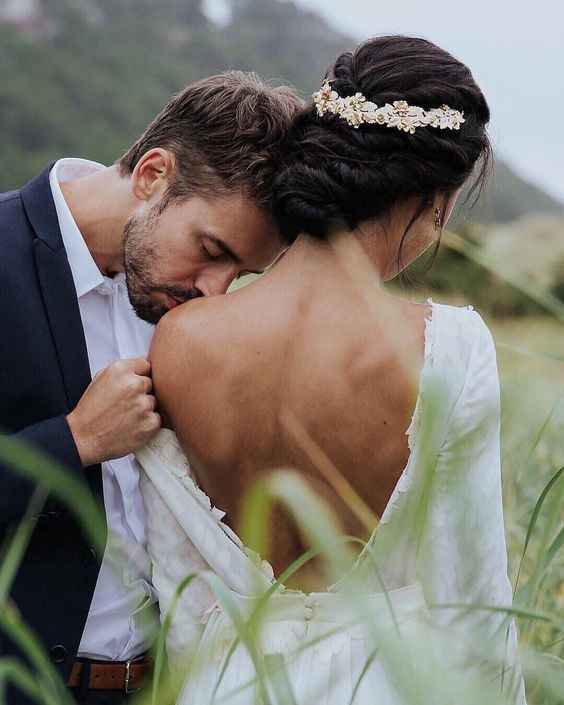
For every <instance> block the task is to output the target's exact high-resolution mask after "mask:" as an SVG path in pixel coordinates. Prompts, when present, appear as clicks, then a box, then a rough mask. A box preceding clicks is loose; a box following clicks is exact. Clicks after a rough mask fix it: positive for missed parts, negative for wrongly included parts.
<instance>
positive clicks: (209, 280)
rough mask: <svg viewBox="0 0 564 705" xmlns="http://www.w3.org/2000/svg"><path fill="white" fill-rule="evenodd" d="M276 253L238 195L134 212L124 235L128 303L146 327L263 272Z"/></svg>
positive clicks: (258, 215)
mask: <svg viewBox="0 0 564 705" xmlns="http://www.w3.org/2000/svg"><path fill="white" fill-rule="evenodd" d="M282 249H283V244H282V241H281V239H280V235H279V233H278V230H277V229H276V227H275V226H274V224H273V222H272V221H271V219H270V218H269V217H268V215H267V214H266V212H264V211H263V210H262V209H260V208H259V207H258V206H256V205H255V204H254V202H253V201H251V200H250V199H248V198H245V197H244V196H243V195H241V194H239V193H234V194H230V195H227V196H217V197H209V198H208V197H206V198H204V197H202V196H197V195H195V196H192V197H190V198H188V199H187V200H186V201H183V202H181V203H174V202H173V203H171V204H170V205H169V206H167V208H166V209H165V210H164V211H163V212H162V213H161V214H159V213H158V205H157V206H152V207H149V206H148V205H147V206H145V207H144V208H143V209H141V212H140V213H137V214H135V215H133V216H132V217H131V218H130V219H129V220H128V222H127V223H126V226H125V229H124V265H125V275H126V279H127V288H128V292H129V298H130V300H131V304H132V306H133V308H134V309H135V311H136V313H137V315H138V316H139V317H140V318H143V319H144V320H146V321H149V323H157V321H158V320H159V319H160V318H161V317H162V316H163V315H164V314H165V313H166V312H167V311H169V310H170V309H171V308H174V307H175V306H177V305H178V304H179V303H184V302H185V301H188V300H190V299H192V298H195V297H198V296H215V295H217V294H224V293H225V292H226V291H227V289H228V287H229V285H230V284H231V282H232V281H233V280H234V279H235V278H236V277H238V276H240V275H241V274H245V273H249V272H262V271H263V270H264V269H265V268H266V267H268V265H270V264H271V263H272V262H273V261H274V260H275V259H276V257H277V256H278V255H279V254H280V252H281V251H282Z"/></svg>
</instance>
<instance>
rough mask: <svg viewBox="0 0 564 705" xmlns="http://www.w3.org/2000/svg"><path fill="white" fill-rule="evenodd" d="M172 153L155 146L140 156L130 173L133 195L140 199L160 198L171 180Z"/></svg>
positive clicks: (172, 170)
mask: <svg viewBox="0 0 564 705" xmlns="http://www.w3.org/2000/svg"><path fill="white" fill-rule="evenodd" d="M174 170H175V160H174V154H173V153H172V152H169V151H168V150H167V149H161V148H160V147H155V148H154V149H150V150H149V151H148V152H145V154H144V155H143V156H142V157H141V159H140V160H139V161H138V162H137V164H136V165H135V169H134V170H133V173H132V174H131V189H132V191H133V195H134V196H135V197H136V198H137V199H139V200H140V201H149V200H152V199H153V198H155V196H156V197H157V198H160V197H161V196H162V195H163V194H164V192H165V191H166V190H167V188H168V186H169V184H170V183H171V182H172V181H173V177H174Z"/></svg>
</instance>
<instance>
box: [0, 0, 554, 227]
mask: <svg viewBox="0 0 564 705" xmlns="http://www.w3.org/2000/svg"><path fill="white" fill-rule="evenodd" d="M12 4H14V3H13V2H12ZM16 6H17V3H15V5H14V7H16ZM20 7H22V8H24V7H26V8H27V9H28V11H29V12H31V13H32V14H31V15H29V12H28V14H27V15H25V13H24V15H25V16H23V15H22V14H21V13H19V15H18V13H16V14H14V13H13V12H11V13H8V14H7V15H5V16H4V18H2V16H1V15H0V106H1V107H0V134H1V135H2V149H1V151H0V163H1V165H2V167H3V168H2V169H0V190H7V189H11V188H14V187H17V186H19V185H21V184H22V183H24V182H25V181H26V180H27V179H28V178H30V177H31V176H32V175H33V174H34V173H36V172H37V171H38V170H39V169H41V168H42V167H43V166H44V165H45V164H46V163H47V162H48V161H49V160H51V159H56V158H58V157H60V156H61V155H77V156H84V157H88V158H92V159H96V160H99V161H101V162H104V163H111V162H113V161H114V160H115V159H116V158H117V157H118V156H119V155H120V154H121V153H122V152H123V151H124V150H125V149H126V147H127V146H128V145H129V143H130V142H131V141H132V140H133V139H134V138H135V137H136V136H137V135H138V134H139V132H140V131H141V130H142V129H143V128H144V126H145V125H146V124H147V122H148V121H149V120H150V119H151V118H152V117H153V116H154V114H155V113H156V111H157V110H158V109H159V108H160V107H161V106H162V104H163V103H164V102H165V101H166V100H167V99H168V98H169V97H170V95H171V94H172V93H173V92H175V91H176V90H178V89H180V88H182V87H183V86H184V85H185V84H186V83H188V82H190V81H192V80H194V79H196V78H200V77H202V76H205V75H209V74H211V73H215V72H218V71H222V70H224V69H227V68H243V69H247V70H250V69H253V70H256V71H258V72H259V73H260V74H261V75H262V76H264V77H266V78H272V79H275V80H277V81H286V82H290V83H292V84H293V85H295V86H296V87H297V88H299V89H300V90H301V91H303V93H304V95H308V94H310V93H311V92H312V91H313V90H315V89H316V87H317V86H318V85H319V80H320V77H321V76H322V75H323V73H324V71H325V69H326V67H327V66H328V65H329V64H330V62H331V61H332V60H333V59H334V57H335V56H336V55H337V53H338V52H339V51H341V50H343V49H346V48H351V47H352V46H353V45H354V41H353V40H352V39H351V38H349V37H346V36H344V35H341V34H339V33H338V32H337V31H336V30H335V29H333V28H332V27H331V26H329V25H328V23H327V22H326V21H325V20H324V19H323V18H321V17H320V16H318V15H316V14H315V13H313V12H310V11H306V10H304V9H302V8H300V7H299V6H298V5H296V4H295V3H293V2H280V1H279V0H232V2H231V8H232V17H231V21H230V22H229V24H228V25H227V26H226V27H222V28H219V27H216V26H215V25H214V24H213V23H212V22H211V21H210V20H209V19H208V18H207V17H206V15H205V13H204V12H203V9H202V3H201V2H200V0H34V1H33V2H28V3H26V4H25V6H23V5H22V6H20ZM531 211H543V212H561V211H562V205H561V204H558V203H557V202H555V201H554V200H553V199H551V198H550V197H549V196H547V195H546V194H544V193H543V192H542V191H540V190H539V189H536V188H535V187H532V186H530V185H529V184H526V183H525V182H523V181H522V180H521V179H519V178H518V177H516V176H515V174H513V173H512V172H511V171H510V170H509V169H508V168H507V167H506V166H505V165H503V164H501V163H500V164H498V168H497V175H496V178H495V182H494V184H493V186H492V188H490V190H489V193H488V195H487V199H486V200H485V201H484V204H483V205H482V206H480V207H479V208H477V209H475V211H474V212H473V213H472V216H471V217H472V218H473V219H478V220H481V221H483V222H492V221H506V220H512V219H514V218H517V217H519V216H521V215H523V214H525V213H528V212H531Z"/></svg>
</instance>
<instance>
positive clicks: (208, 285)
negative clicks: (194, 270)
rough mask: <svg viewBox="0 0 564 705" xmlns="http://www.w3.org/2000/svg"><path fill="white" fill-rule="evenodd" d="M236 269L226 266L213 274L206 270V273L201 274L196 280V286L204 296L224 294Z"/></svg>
mask: <svg viewBox="0 0 564 705" xmlns="http://www.w3.org/2000/svg"><path fill="white" fill-rule="evenodd" d="M237 271H238V270H237V269H236V268H235V267H229V269H227V268H226V269H224V270H221V271H220V272H214V273H213V274H212V273H209V272H208V274H207V275H203V276H202V277H201V278H200V279H199V280H198V281H196V286H197V287H198V289H201V291H203V292H204V296H219V295H220V294H225V292H226V291H227V289H229V286H230V284H231V282H232V281H233V280H234V279H235V277H236V276H237Z"/></svg>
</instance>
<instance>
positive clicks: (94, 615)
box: [50, 159, 155, 661]
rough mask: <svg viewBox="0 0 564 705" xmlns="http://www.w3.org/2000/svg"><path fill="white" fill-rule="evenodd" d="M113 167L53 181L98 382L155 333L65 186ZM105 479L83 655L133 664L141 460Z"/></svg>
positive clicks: (147, 592)
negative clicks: (78, 218) (103, 530)
mask: <svg viewBox="0 0 564 705" xmlns="http://www.w3.org/2000/svg"><path fill="white" fill-rule="evenodd" d="M105 168H106V167H104V166H102V165H101V164H96V163H95V162H90V161H85V160H83V159H61V160H60V161H58V162H57V163H56V164H55V166H54V167H53V169H52V171H51V175H50V181H51V190H52V193H53V198H54V201H55V207H56V209H57V216H58V219H59V227H60V230H61V235H62V238H63V243H64V246H65V249H66V252H67V257H68V260H69V264H70V268H71V271H72V276H73V279H74V285H75V288H76V294H77V298H78V306H79V309H80V316H81V319H82V325H83V328H84V335H85V338H86V347H87V350H88V361H89V363H90V372H91V374H92V376H94V375H95V374H96V373H97V372H98V371H99V370H102V369H104V368H105V367H107V366H108V365H109V364H111V363H112V362H115V361H116V360H119V359H123V358H131V357H146V356H147V353H148V350H149V344H150V341H151V337H152V335H153V330H154V327H153V326H152V325H150V324H148V323H145V321H142V320H141V319H140V318H138V317H137V316H136V314H135V312H134V310H133V308H132V307H131V304H130V302H129V298H128V295H127V287H126V284H125V275H123V274H118V275H116V276H115V277H114V278H113V279H110V278H109V277H106V276H104V275H103V274H102V273H101V272H100V270H99V269H98V267H97V265H96V263H95V262H94V260H93V258H92V255H91V254H90V251H89V250H88V247H87V246H86V243H85V242H84V238H83V237H82V234H81V233H80V230H79V229H78V226H77V224H76V222H75V220H74V218H73V216H72V213H71V212H70V209H69V207H68V206H67V204H66V202H65V199H64V197H63V194H62V191H61V187H60V183H61V182H64V181H70V180H73V179H76V178H80V177H82V176H86V175H88V174H91V173H93V172H96V171H98V170H101V169H105ZM102 477H103V487H104V505H105V509H106V516H107V523H108V546H107V547H106V551H105V553H104V558H103V561H102V567H101V570H100V574H99V576H98V581H97V583H96V589H95V590H94V596H93V598H92V604H91V605H90V612H89V614H88V619H87V621H86V625H85V628H84V632H83V634H82V640H81V642H80V646H79V650H78V653H79V655H80V656H87V657H90V658H96V659H106V660H118V661H125V660H127V659H131V658H134V657H135V656H138V655H139V654H141V653H142V652H143V651H145V650H146V649H147V646H148V643H149V641H150V639H151V638H152V633H153V629H154V624H153V623H152V620H150V618H149V613H150V610H147V609H145V608H146V607H148V606H149V605H150V603H152V602H154V601H155V600H154V597H153V591H152V587H151V585H150V562H149V558H148V555H147V553H146V550H145V545H146V538H145V509H144V506H143V500H142V497H141V494H140V491H139V466H138V465H137V462H136V461H135V459H134V457H133V455H127V456H125V457H123V458H118V459H117V460H111V461H108V462H105V463H102ZM147 620H149V621H148V622H147Z"/></svg>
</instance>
